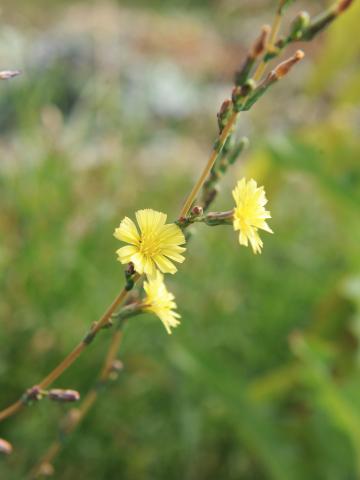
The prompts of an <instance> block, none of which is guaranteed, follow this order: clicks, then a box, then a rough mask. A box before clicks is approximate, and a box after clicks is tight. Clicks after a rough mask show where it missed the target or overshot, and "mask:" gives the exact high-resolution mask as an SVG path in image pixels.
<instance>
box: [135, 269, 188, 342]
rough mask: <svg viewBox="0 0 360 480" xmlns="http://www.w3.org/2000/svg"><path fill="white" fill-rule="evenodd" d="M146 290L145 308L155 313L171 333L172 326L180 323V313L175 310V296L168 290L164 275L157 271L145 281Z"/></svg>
mask: <svg viewBox="0 0 360 480" xmlns="http://www.w3.org/2000/svg"><path fill="white" fill-rule="evenodd" d="M144 290H145V292H146V298H145V300H144V303H145V307H144V310H145V311H148V312H152V313H155V315H157V316H158V317H159V318H160V320H161V321H162V323H163V324H164V326H165V328H166V331H167V332H168V333H169V334H171V328H175V327H177V326H178V325H179V323H180V322H179V320H178V318H180V315H179V314H178V313H177V312H174V311H173V309H175V308H176V303H175V302H174V299H175V297H174V295H173V294H172V293H170V292H168V291H167V289H166V286H165V283H164V276H163V275H162V274H161V273H160V272H159V271H157V272H156V275H155V276H154V277H151V278H148V280H147V281H145V282H144Z"/></svg>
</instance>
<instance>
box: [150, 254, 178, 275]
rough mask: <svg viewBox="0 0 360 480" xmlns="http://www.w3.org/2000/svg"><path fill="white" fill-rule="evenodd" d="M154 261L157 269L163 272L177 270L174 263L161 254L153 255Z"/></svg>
mask: <svg viewBox="0 0 360 480" xmlns="http://www.w3.org/2000/svg"><path fill="white" fill-rule="evenodd" d="M154 262H155V263H156V265H157V267H158V268H159V270H160V271H161V272H163V273H172V274H174V273H175V272H177V268H176V267H175V265H174V264H173V263H172V262H170V260H168V259H167V258H166V257H164V256H163V255H156V256H155V257H154Z"/></svg>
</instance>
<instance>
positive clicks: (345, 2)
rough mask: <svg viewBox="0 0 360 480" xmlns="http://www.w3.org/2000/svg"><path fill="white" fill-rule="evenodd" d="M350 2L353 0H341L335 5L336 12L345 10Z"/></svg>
mask: <svg viewBox="0 0 360 480" xmlns="http://www.w3.org/2000/svg"><path fill="white" fill-rule="evenodd" d="M352 3H353V0H342V1H341V2H340V3H339V5H338V7H337V11H338V13H339V14H340V13H343V12H345V10H347V9H348V8H349V7H350V5H351V4H352Z"/></svg>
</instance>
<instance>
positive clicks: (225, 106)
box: [217, 100, 232, 133]
mask: <svg viewBox="0 0 360 480" xmlns="http://www.w3.org/2000/svg"><path fill="white" fill-rule="evenodd" d="M231 111H232V106H231V100H225V101H224V102H223V103H222V105H221V107H220V110H219V112H218V114H217V119H218V125H219V131H220V133H221V132H222V131H223V129H224V128H225V125H226V124H227V122H228V120H229V118H230V116H231Z"/></svg>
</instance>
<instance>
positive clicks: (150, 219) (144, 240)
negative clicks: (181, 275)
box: [114, 209, 185, 276]
mask: <svg viewBox="0 0 360 480" xmlns="http://www.w3.org/2000/svg"><path fill="white" fill-rule="evenodd" d="M135 216H136V220H137V223H138V225H139V228H140V233H139V231H138V229H137V227H136V225H135V223H134V222H133V221H132V220H131V219H130V218H128V217H125V218H124V220H123V221H122V222H121V223H120V226H119V227H118V228H116V230H115V232H114V236H115V237H116V238H117V239H118V240H121V241H122V242H126V243H130V245H128V246H126V247H121V248H119V250H117V252H116V253H117V254H118V260H119V261H120V262H121V263H124V264H125V263H129V262H133V264H134V266H135V270H136V271H137V272H138V273H140V274H143V273H146V274H147V275H150V276H152V275H154V274H155V272H156V268H158V269H159V270H160V271H161V272H163V273H175V272H176V271H177V269H176V267H175V265H174V264H173V263H172V262H171V260H174V261H175V262H179V263H182V262H183V261H184V260H185V258H184V257H183V256H182V255H180V254H181V253H183V252H184V251H185V248H183V247H180V245H182V244H183V243H185V237H184V234H183V232H182V231H181V229H180V228H179V227H178V226H177V225H175V223H169V224H165V222H166V218H167V216H166V215H165V213H161V212H156V211H155V210H151V209H146V210H138V211H137V212H136V213H135Z"/></svg>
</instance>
